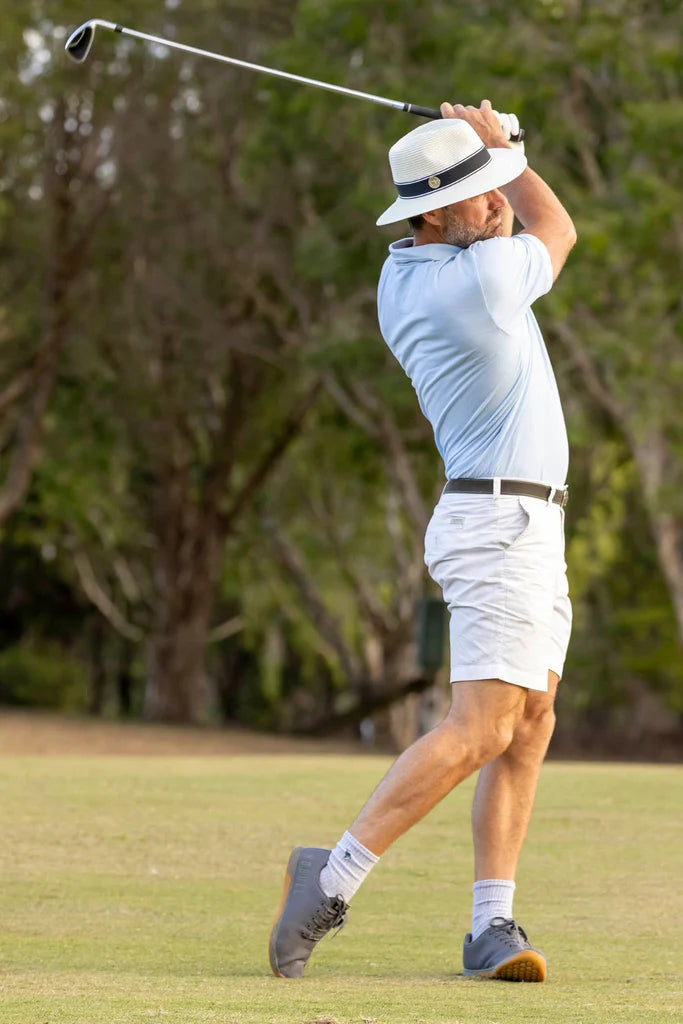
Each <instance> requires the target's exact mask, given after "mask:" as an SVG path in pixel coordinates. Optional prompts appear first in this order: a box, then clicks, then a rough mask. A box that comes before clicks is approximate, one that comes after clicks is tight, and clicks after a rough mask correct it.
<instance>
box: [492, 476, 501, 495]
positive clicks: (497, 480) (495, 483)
mask: <svg viewBox="0 0 683 1024" xmlns="http://www.w3.org/2000/svg"><path fill="white" fill-rule="evenodd" d="M496 498H500V477H499V476H494V478H493V500H494V501H495V500H496Z"/></svg>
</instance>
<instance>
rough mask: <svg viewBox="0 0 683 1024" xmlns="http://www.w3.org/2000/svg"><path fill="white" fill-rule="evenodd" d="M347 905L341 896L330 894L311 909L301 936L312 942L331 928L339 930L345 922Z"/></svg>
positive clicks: (316, 940) (320, 937)
mask: <svg viewBox="0 0 683 1024" xmlns="http://www.w3.org/2000/svg"><path fill="white" fill-rule="evenodd" d="M347 910H348V905H347V904H346V903H344V900H343V899H342V898H341V896H332V897H329V898H328V899H325V900H320V903H319V904H318V906H317V907H316V908H315V910H314V911H313V914H312V915H311V918H310V920H309V921H308V922H307V924H306V926H305V927H304V928H303V929H302V932H301V934H302V936H303V937H304V938H305V939H310V940H311V941H312V942H318V940H319V939H322V938H323V937H324V936H325V935H327V933H328V932H329V931H331V930H332V929H333V928H334V929H335V931H336V932H337V934H338V933H339V931H340V930H341V929H342V928H343V927H344V925H345V924H346V911H347Z"/></svg>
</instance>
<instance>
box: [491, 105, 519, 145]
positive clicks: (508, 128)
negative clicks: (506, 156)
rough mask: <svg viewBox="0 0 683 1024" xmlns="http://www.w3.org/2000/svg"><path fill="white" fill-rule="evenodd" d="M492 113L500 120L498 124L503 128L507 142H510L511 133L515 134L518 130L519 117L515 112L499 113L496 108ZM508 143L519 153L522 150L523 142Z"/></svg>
mask: <svg viewBox="0 0 683 1024" xmlns="http://www.w3.org/2000/svg"><path fill="white" fill-rule="evenodd" d="M493 113H494V114H495V115H496V117H497V118H498V120H499V121H500V126H501V128H502V129H503V135H504V136H505V138H506V139H507V140H508V142H510V137H511V136H512V135H517V133H518V132H519V118H518V117H517V115H516V114H499V113H498V111H497V110H494V111H493ZM510 145H511V146H512V148H513V149H516V150H518V151H519V152H520V153H523V152H524V143H523V142H510Z"/></svg>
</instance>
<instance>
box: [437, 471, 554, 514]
mask: <svg viewBox="0 0 683 1024" xmlns="http://www.w3.org/2000/svg"><path fill="white" fill-rule="evenodd" d="M500 493H501V494H523V495H525V497H527V498H542V499H543V501H550V500H552V501H553V502H554V504H555V505H560V506H561V507H562V508H564V507H565V505H566V504H567V502H568V501H569V488H568V487H559V488H558V487H551V486H550V485H549V484H533V483H530V482H529V481H528V480H501V481H500ZM444 494H493V480H483V479H482V480H480V479H477V478H475V477H460V479H459V480H448V481H447V482H446V487H445V488H444Z"/></svg>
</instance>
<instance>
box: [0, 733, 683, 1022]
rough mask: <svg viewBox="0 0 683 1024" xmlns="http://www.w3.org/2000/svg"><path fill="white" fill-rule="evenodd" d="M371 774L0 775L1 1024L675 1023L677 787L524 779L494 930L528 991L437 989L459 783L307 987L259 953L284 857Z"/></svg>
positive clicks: (86, 762) (186, 767) (41, 771)
mask: <svg viewBox="0 0 683 1024" xmlns="http://www.w3.org/2000/svg"><path fill="white" fill-rule="evenodd" d="M387 763H388V762H387V760H386V759H384V758H373V757H341V756H338V755H334V756H326V755H322V754H319V753H316V754H311V755H308V756H307V755H300V756H297V755H294V756H292V755H281V756H273V755H265V756H259V757H250V756H239V757H233V758H230V757H227V758H226V757H211V758H202V757H177V758H171V757H154V758H149V757H147V758H145V757H133V756H126V757H118V758H117V757H73V758H65V757H27V758H21V757H6V758H4V759H0V813H1V821H2V843H1V844H0V865H1V874H0V878H1V884H0V924H1V927H0V1022H1V1024H48V1022H49V1024H146V1022H154V1021H158V1022H161V1024H209V1022H211V1024H214V1022H215V1024H271V1022H272V1024H276V1022H277V1024H304V1022H306V1024H308V1022H318V1024H323V1022H325V1024H327V1022H333V1021H334V1022H338V1024H350V1022H358V1024H362V1022H366V1024H367V1022H373V1021H374V1022H377V1024H521V1022H524V1024H546V1022H547V1024H556V1022H557V1024H559V1022H561V1024H612V1022H620V1024H622V1022H623V1024H644V1022H650V1021H651V1022H656V1024H664V1022H674V1021H676V1022H679V1024H680V1022H683V994H682V988H681V976H680V968H681V947H682V946H683V940H682V932H681V922H682V921H683V905H682V902H681V875H682V871H681V866H682V861H681V849H682V845H683V844H682V843H681V832H680V820H681V781H682V779H683V772H682V771H681V769H680V768H676V767H649V766H642V765H589V764H581V765H575V764H571V765H570V764H559V763H551V764H548V765H546V767H545V769H544V774H543V777H542V781H541V786H540V790H539V797H538V803H537V809H536V813H535V817H534V820H533V823H532V828H531V833H530V836H529V841H528V844H527V848H526V851H525V855H524V859H523V864H522V869H521V873H520V876H519V879H518V888H517V900H516V912H517V916H518V918H519V920H520V921H521V923H522V924H523V925H524V926H525V927H526V928H527V930H528V931H529V932H530V935H531V938H532V941H533V942H535V943H536V944H538V945H539V946H540V947H541V948H542V949H543V950H544V951H545V953H546V955H547V957H548V961H549V979H548V982H547V983H546V984H545V985H515V984H509V983H504V982H480V981H470V980H466V979H464V978H463V977H461V976H460V974H459V972H460V970H461V960H460V953H461V943H462V935H463V933H464V932H465V931H466V930H467V929H468V927H469V909H470V897H469V892H470V884H471V879H470V860H471V857H470V843H469V836H468V809H469V802H470V798H471V793H472V786H471V783H466V784H465V785H464V786H462V787H461V788H460V789H459V790H456V791H455V792H454V793H453V794H452V795H451V797H449V798H448V799H447V800H446V801H445V802H444V803H443V804H442V805H441V806H440V807H438V808H437V809H436V811H435V812H434V813H433V814H432V815H431V816H430V817H429V818H428V819H427V820H426V821H424V822H423V823H422V824H421V825H419V826H418V827H417V828H416V829H414V830H413V831H412V832H411V833H410V834H409V835H407V836H405V837H404V838H403V839H402V840H401V841H399V842H398V843H397V844H396V845H395V846H394V847H393V848H392V849H391V850H390V851H389V852H388V854H387V855H386V856H385V857H384V858H383V860H382V862H381V864H380V865H379V866H378V867H377V868H376V870H375V872H374V873H373V875H372V876H371V877H370V879H369V880H368V882H367V884H366V886H365V887H364V888H363V889H362V890H361V891H360V892H359V893H358V895H357V896H356V898H355V900H354V905H353V910H352V913H351V915H350V919H349V923H348V925H347V927H346V928H345V929H344V930H343V931H342V932H341V933H340V934H339V936H338V937H337V938H336V939H333V940H330V939H327V940H325V942H323V943H322V944H321V946H320V947H319V949H318V951H317V952H316V954H315V956H314V958H313V960H312V961H311V964H310V965H309V972H308V975H307V977H306V978H304V979H302V980H301V981H282V980H278V979H275V978H274V977H273V976H272V975H271V974H270V972H269V969H268V963H267V957H266V946H267V936H268V932H269V929H270V922H271V919H272V916H273V913H274V911H275V908H276V906H277V904H278V901H279V894H280V888H281V880H282V873H283V869H284V865H285V862H286V858H287V856H288V854H289V851H290V848H291V847H292V846H293V845H295V844H296V843H303V844H311V845H328V844H330V843H332V842H333V841H334V840H335V839H336V838H337V836H338V834H339V833H340V832H341V831H343V829H344V828H345V827H346V826H347V824H348V822H349V820H350V819H351V817H352V816H353V814H354V813H355V811H356V809H357V807H358V806H359V804H360V803H361V801H362V800H363V799H364V797H365V796H366V795H367V793H368V791H369V789H370V788H371V787H372V786H373V785H374V783H375V782H376V781H377V780H378V779H379V777H380V775H381V774H382V773H383V772H384V770H385V768H386V766H387Z"/></svg>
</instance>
